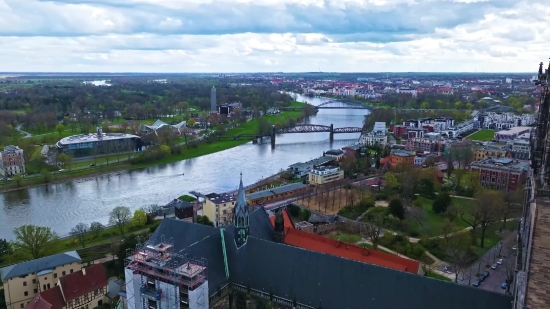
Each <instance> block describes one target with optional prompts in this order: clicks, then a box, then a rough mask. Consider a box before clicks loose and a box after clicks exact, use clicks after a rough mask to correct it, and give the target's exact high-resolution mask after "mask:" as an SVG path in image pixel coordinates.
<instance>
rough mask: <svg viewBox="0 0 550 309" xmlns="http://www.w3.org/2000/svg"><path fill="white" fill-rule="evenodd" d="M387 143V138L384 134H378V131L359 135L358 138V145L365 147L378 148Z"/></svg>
mask: <svg viewBox="0 0 550 309" xmlns="http://www.w3.org/2000/svg"><path fill="white" fill-rule="evenodd" d="M387 143H388V137H387V136H386V134H384V133H382V134H380V133H379V131H376V132H375V131H373V132H369V133H365V134H361V136H360V137H359V144H361V145H365V146H374V145H376V144H378V145H379V146H380V147H384V146H386V144H387Z"/></svg>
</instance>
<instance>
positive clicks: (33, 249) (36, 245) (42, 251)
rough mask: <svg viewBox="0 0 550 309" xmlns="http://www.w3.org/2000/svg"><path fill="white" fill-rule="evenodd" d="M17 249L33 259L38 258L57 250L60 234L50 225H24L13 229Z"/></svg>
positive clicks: (14, 244)
mask: <svg viewBox="0 0 550 309" xmlns="http://www.w3.org/2000/svg"><path fill="white" fill-rule="evenodd" d="M13 234H14V235H15V242H14V243H13V246H14V249H15V250H16V251H21V252H22V253H24V254H25V255H28V256H29V257H31V258H32V259H38V258H41V257H44V256H47V255H50V254H51V253H53V252H55V250H56V245H57V244H56V242H57V240H58V236H57V234H56V233H55V232H53V231H52V230H51V229H50V228H49V227H44V226H36V225H22V226H20V227H18V228H15V229H14V230H13Z"/></svg>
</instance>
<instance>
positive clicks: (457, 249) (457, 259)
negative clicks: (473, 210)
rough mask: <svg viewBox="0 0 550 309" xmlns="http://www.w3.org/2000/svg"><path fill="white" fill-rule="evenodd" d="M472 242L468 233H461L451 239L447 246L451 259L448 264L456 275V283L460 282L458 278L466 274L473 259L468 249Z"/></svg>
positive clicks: (446, 250)
mask: <svg viewBox="0 0 550 309" xmlns="http://www.w3.org/2000/svg"><path fill="white" fill-rule="evenodd" d="M470 242H471V241H470V239H469V237H468V233H459V234H456V235H455V236H453V237H452V238H451V240H450V241H449V243H448V244H447V249H445V252H446V253H447V256H448V257H449V258H448V262H449V264H450V266H451V268H452V269H453V272H454V274H455V280H454V281H455V283H457V282H458V276H459V275H460V274H462V273H463V272H464V269H465V268H466V267H467V265H468V262H469V261H470V259H471V258H470V254H469V253H468V251H467V249H466V248H468V246H469V245H470Z"/></svg>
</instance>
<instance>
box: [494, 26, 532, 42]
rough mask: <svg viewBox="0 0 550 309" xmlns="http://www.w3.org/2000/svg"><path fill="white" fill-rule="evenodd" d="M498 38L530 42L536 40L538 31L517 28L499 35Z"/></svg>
mask: <svg viewBox="0 0 550 309" xmlns="http://www.w3.org/2000/svg"><path fill="white" fill-rule="evenodd" d="M498 37H501V38H504V39H508V40H511V41H514V42H528V41H532V40H534V39H535V38H536V30H535V29H532V28H528V27H516V28H514V29H512V30H509V31H507V32H505V33H501V34H498Z"/></svg>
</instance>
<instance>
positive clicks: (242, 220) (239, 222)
mask: <svg viewBox="0 0 550 309" xmlns="http://www.w3.org/2000/svg"><path fill="white" fill-rule="evenodd" d="M233 213H234V214H235V217H234V218H233V224H234V225H235V230H236V233H235V242H236V243H237V247H240V246H242V245H244V244H245V243H246V240H247V239H248V233H249V230H250V222H249V216H248V214H249V211H248V203H247V202H246V195H245V193H244V186H243V173H241V182H240V184H239V191H238V193H237V202H236V203H235V209H234V211H233Z"/></svg>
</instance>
